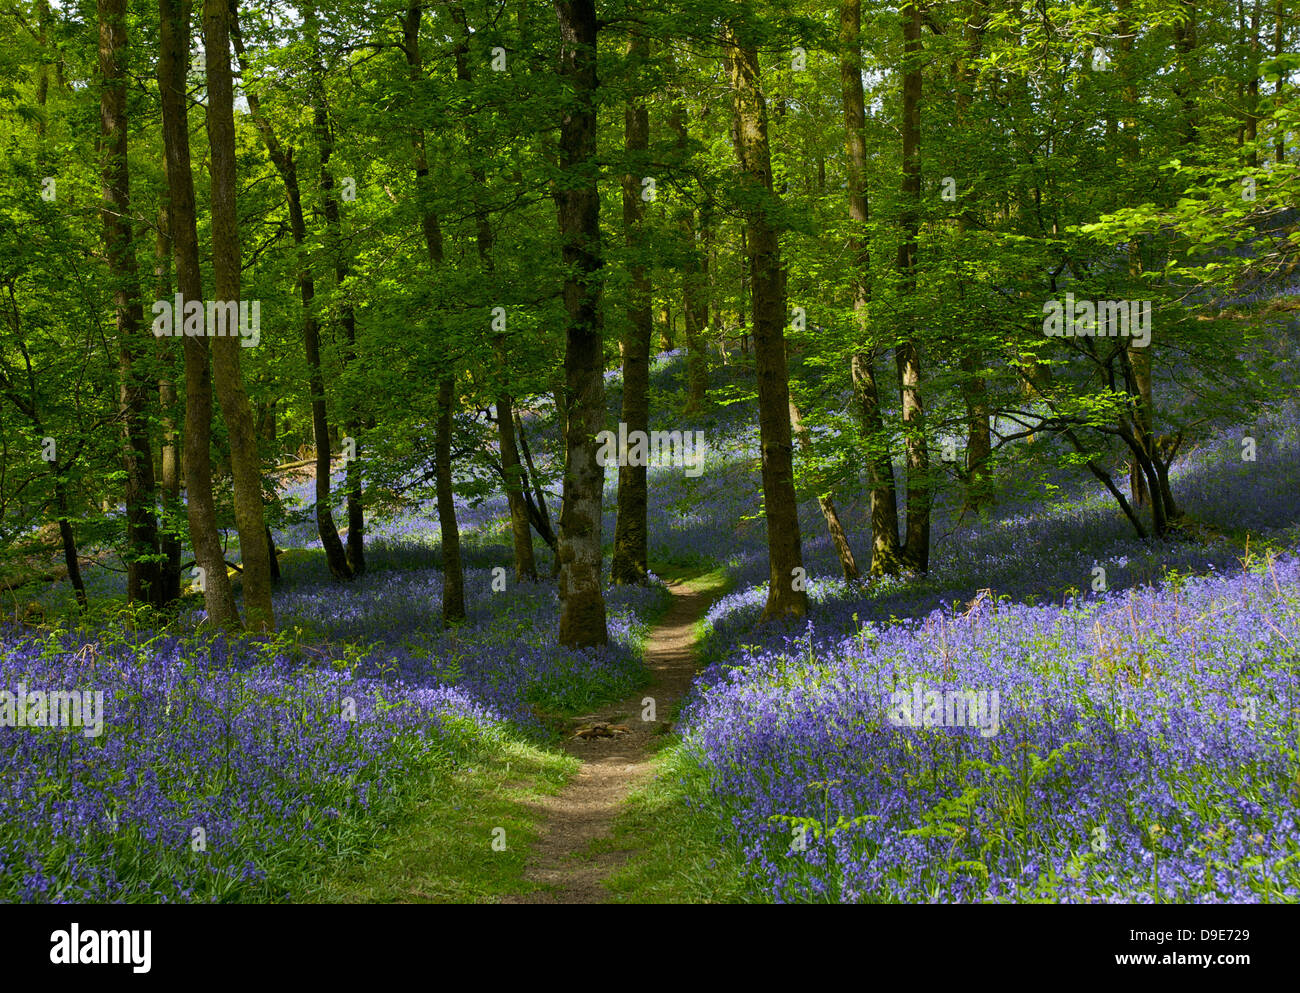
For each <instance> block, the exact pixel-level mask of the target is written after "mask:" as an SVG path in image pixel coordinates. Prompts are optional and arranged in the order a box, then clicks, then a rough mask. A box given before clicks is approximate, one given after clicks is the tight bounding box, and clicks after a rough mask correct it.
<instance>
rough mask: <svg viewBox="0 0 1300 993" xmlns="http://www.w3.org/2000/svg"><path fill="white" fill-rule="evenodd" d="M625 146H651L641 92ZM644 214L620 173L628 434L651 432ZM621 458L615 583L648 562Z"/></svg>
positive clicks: (631, 184)
mask: <svg viewBox="0 0 1300 993" xmlns="http://www.w3.org/2000/svg"><path fill="white" fill-rule="evenodd" d="M649 51H650V49H649V45H648V44H647V43H646V40H645V36H644V35H643V34H641V33H640V32H638V31H636V30H633V33H632V37H631V40H630V41H629V42H628V50H627V56H628V62H629V64H630V66H631V70H632V72H636V71H637V70H638V68H639V67H640V65H641V63H642V62H644V61H645V59H646V58H647V56H648V55H649ZM624 117H625V122H624V146H625V149H626V152H627V157H628V159H629V161H631V162H637V161H643V160H644V158H645V156H646V154H647V152H648V150H649V148H650V111H649V108H647V107H646V104H645V101H644V99H642V98H641V96H640V95H639V94H634V95H633V96H631V97H629V99H628V104H627V108H626V112H625V114H624ZM643 214H644V208H643V207H642V200H641V175H640V174H639V172H627V173H624V174H623V230H624V234H625V236H626V239H627V246H628V252H629V255H630V256H631V262H630V265H629V268H630V270H631V278H632V285H631V287H630V289H629V296H628V307H627V331H626V333H625V334H624V336H623V423H625V424H626V425H627V432H628V435H629V437H631V436H633V433H634V432H642V433H645V434H646V435H647V437H648V435H649V431H650V343H651V338H652V337H653V336H654V317H653V314H652V312H651V309H650V308H651V300H650V275H649V272H648V270H647V268H646V264H645V256H646V252H647V247H648V246H646V245H645V243H644V241H645V239H644V235H643V233H642V230H641V218H642V215H643ZM627 462H628V459H626V458H620V460H619V467H618V515H617V517H616V518H615V524H614V558H613V562H612V564H611V567H610V577H611V578H612V579H613V581H614V582H615V583H619V584H634V583H644V582H646V580H647V579H648V578H649V566H648V564H647V561H646V559H647V557H648V544H649V537H648V534H647V531H648V520H647V507H648V504H649V496H648V494H647V492H646V475H647V473H646V466H645V465H644V464H642V465H627V464H626V463H627Z"/></svg>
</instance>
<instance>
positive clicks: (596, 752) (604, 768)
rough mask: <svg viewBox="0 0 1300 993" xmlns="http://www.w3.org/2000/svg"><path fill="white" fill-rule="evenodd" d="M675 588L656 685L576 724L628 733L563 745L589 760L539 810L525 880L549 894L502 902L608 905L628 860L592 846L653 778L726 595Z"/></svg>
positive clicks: (654, 637) (653, 664) (652, 663)
mask: <svg viewBox="0 0 1300 993" xmlns="http://www.w3.org/2000/svg"><path fill="white" fill-rule="evenodd" d="M668 588H669V589H670V590H671V591H672V594H673V602H672V604H671V605H670V606H669V608H668V612H667V614H665V615H664V618H663V619H662V620H661V621H660V622H659V625H658V626H657V627H656V628H655V629H654V631H653V632H651V635H650V639H649V641H648V642H647V644H646V654H645V661H646V666H647V667H648V668H649V669H650V671H651V675H652V680H653V681H652V682H651V684H650V686H649V687H647V688H646V689H644V690H642V691H640V692H638V693H637V694H636V695H635V696H632V697H628V698H627V699H626V700H622V701H620V702H619V703H616V704H611V705H609V706H608V707H604V708H602V709H601V710H599V711H597V712H595V713H592V714H586V715H583V716H582V717H579V718H575V719H574V721H573V724H572V728H573V729H574V730H576V729H577V728H579V727H584V726H590V725H594V724H598V723H608V724H614V725H626V727H627V728H628V731H627V733H626V734H617V735H616V736H614V737H610V738H592V739H583V738H573V737H568V738H566V739H565V740H564V742H563V746H562V747H563V748H564V750H565V751H567V752H569V753H570V754H571V755H576V756H577V757H578V758H580V759H582V760H583V764H582V768H581V769H580V770H579V771H578V774H577V775H576V776H574V778H573V780H572V781H571V782H570V783H569V784H568V785H567V786H566V787H565V788H564V789H563V790H561V791H560V792H559V793H558V794H556V795H555V796H552V797H548V798H547V799H546V800H545V801H544V802H543V803H541V804H540V805H539V806H540V808H541V810H542V812H543V813H544V815H545V824H544V827H543V829H542V830H543V833H542V836H541V838H539V839H538V840H537V842H536V844H535V845H534V846H533V850H532V853H531V854H530V856H529V859H528V864H527V866H526V867H525V870H524V876H525V878H526V879H528V880H529V881H530V882H533V883H540V884H542V885H543V886H545V887H546V889H544V890H539V891H537V892H534V893H528V894H525V895H523V896H517V897H512V898H507V899H505V900H503V901H502V902H503V903H604V902H606V900H607V899H608V898H609V890H608V889H606V887H605V886H604V885H603V881H604V880H605V879H606V878H607V877H609V875H610V874H611V873H613V872H614V870H615V869H617V868H618V867H619V866H620V865H621V864H622V863H623V862H624V861H625V860H626V858H627V856H628V853H627V852H620V851H601V852H598V853H597V854H594V855H593V854H590V853H589V848H590V845H591V842H593V841H596V840H597V839H602V838H609V837H610V836H611V831H612V828H613V824H614V818H615V817H616V816H617V814H618V812H619V809H620V808H621V806H622V804H623V801H624V800H626V799H627V796H628V794H629V793H630V792H631V790H632V788H633V787H634V786H636V785H637V784H638V783H639V782H641V781H642V780H644V779H647V778H648V777H649V776H650V774H651V765H650V756H651V754H652V748H651V746H652V745H653V744H654V741H655V739H656V738H657V737H658V736H659V735H660V734H662V733H663V731H664V729H665V727H664V725H665V722H666V720H667V718H668V717H669V716H670V715H671V714H672V712H673V705H674V704H675V703H676V702H677V701H678V700H679V699H680V698H681V697H682V696H683V695H684V694H685V693H686V691H687V690H688V689H689V688H690V685H691V680H692V679H694V677H695V672H696V668H695V665H696V663H695V644H694V635H695V622H696V621H698V620H699V619H700V618H701V617H703V616H704V613H705V611H706V610H708V608H709V605H710V604H711V603H712V602H713V601H714V600H715V599H716V598H717V597H718V596H719V591H717V590H713V589H705V590H696V589H692V588H691V587H688V586H686V585H684V584H681V583H670V584H669V587H668ZM646 697H653V698H654V701H655V711H656V713H655V716H656V718H658V719H657V720H656V721H653V722H646V721H642V720H641V714H642V703H641V701H642V700H643V699H644V698H646ZM570 734H572V731H571V732H570Z"/></svg>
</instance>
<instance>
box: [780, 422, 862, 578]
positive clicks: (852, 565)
mask: <svg viewBox="0 0 1300 993" xmlns="http://www.w3.org/2000/svg"><path fill="white" fill-rule="evenodd" d="M790 426H791V429H792V430H793V431H794V433H795V436H796V437H797V438H798V439H799V445H800V447H801V448H802V449H803V450H804V452H805V454H808V455H811V454H812V450H813V446H812V435H811V434H810V433H809V431H808V428H807V427H806V426H805V425H804V423H803V418H802V417H800V416H799V408H798V406H796V404H795V402H794V401H793V400H791V401H790ZM817 506H819V507H820V508H821V512H822V517H824V518H826V530H827V531H828V532H829V533H830V536H831V543H832V544H834V545H835V554H836V555H838V556H839V559H840V569H841V570H843V572H844V578H845V580H847V581H848V582H853V581H854V580H856V579H858V578H859V573H858V563H857V560H856V559H854V558H853V548H852V546H851V545H850V544H849V538H848V535H846V534H845V533H844V528H843V526H842V525H841V524H840V515H839V512H838V511H836V509H835V501H834V500H832V499H831V497H830V496H829V494H828V495H826V496H820V495H819V496H818V497H817Z"/></svg>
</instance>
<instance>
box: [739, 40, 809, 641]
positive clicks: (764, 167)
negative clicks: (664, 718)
mask: <svg viewBox="0 0 1300 993" xmlns="http://www.w3.org/2000/svg"><path fill="white" fill-rule="evenodd" d="M725 31H726V38H725V45H726V49H727V56H728V73H729V76H730V82H731V93H732V107H733V112H734V114H735V117H734V125H733V128H732V140H733V142H734V144H735V147H736V156H737V159H738V160H739V164H740V170H741V176H742V180H743V182H744V183H745V184H746V185H747V186H749V187H750V190H749V194H748V198H747V208H746V212H745V213H746V217H745V221H746V225H745V229H746V232H747V237H748V247H749V253H750V255H749V271H750V282H751V284H752V286H753V288H754V357H755V371H756V374H757V377H758V430H759V443H760V446H761V448H762V452H763V463H762V466H763V472H762V475H763V501H764V509H765V510H766V514H767V547H768V571H769V581H768V589H767V604H766V606H765V607H764V608H763V617H762V619H763V620H770V619H776V618H782V617H789V616H795V617H802V616H804V615H805V614H806V613H807V612H808V594H807V591H806V586H805V581H806V574H805V572H804V569H803V549H802V545H801V543H800V540H799V506H798V503H797V501H796V498H795V492H794V445H793V442H792V440H791V437H790V377H789V371H788V369H787V366H786V354H785V271H784V269H783V268H782V266H781V247H780V241H779V238H778V235H777V229H776V226H775V224H774V222H773V219H772V217H771V214H772V211H773V208H774V206H775V202H776V194H775V192H774V191H773V189H772V164H771V153H770V150H769V147H768V138H767V108H766V104H765V102H764V99H763V94H762V91H761V90H760V88H759V69H758V53H757V51H756V49H755V48H754V46H753V45H752V44H751V43H746V42H742V41H741V40H740V39H739V38H738V36H737V33H736V26H735V25H734V24H728V25H727V26H726V29H725Z"/></svg>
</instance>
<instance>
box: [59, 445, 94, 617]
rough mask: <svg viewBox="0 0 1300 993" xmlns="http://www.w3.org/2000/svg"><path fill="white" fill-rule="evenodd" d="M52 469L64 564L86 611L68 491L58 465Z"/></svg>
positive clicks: (69, 580) (84, 590)
mask: <svg viewBox="0 0 1300 993" xmlns="http://www.w3.org/2000/svg"><path fill="white" fill-rule="evenodd" d="M51 468H52V469H53V470H54V473H55V478H54V501H55V506H57V507H58V509H59V539H60V540H61V541H62V543H63V562H64V564H65V565H66V566H67V567H68V582H69V583H71V584H72V592H73V594H74V595H75V596H76V598H77V606H78V607H80V608H81V609H82V610H85V609H86V608H87V607H88V606H90V601H89V600H87V599H86V584H85V583H84V582H83V581H82V579H81V564H80V563H79V562H78V561H77V539H76V538H75V537H74V536H73V533H72V521H71V520H70V519H69V517H68V489H67V487H66V486H64V485H63V482H62V480H60V479H59V478H58V472H59V467H58V465H57V464H56V465H53V466H51Z"/></svg>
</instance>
